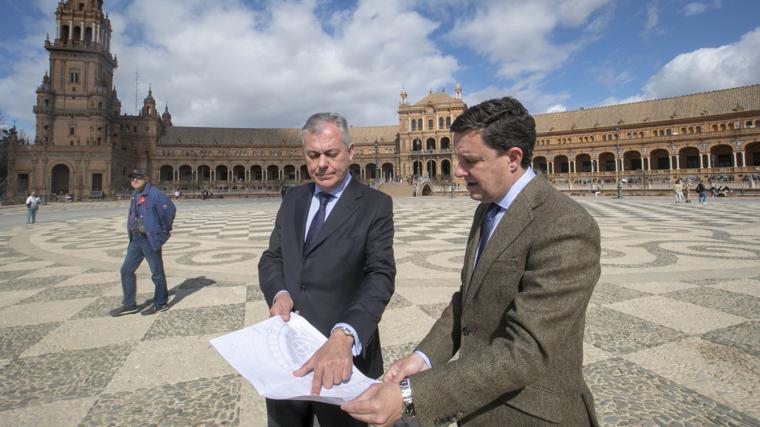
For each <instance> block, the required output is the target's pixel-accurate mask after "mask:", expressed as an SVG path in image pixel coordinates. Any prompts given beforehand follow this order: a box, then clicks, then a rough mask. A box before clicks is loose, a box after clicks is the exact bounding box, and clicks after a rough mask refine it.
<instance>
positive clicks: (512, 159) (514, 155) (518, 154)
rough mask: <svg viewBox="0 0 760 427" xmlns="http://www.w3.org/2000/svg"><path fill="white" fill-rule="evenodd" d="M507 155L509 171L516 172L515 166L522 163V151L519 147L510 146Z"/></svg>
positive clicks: (517, 166)
mask: <svg viewBox="0 0 760 427" xmlns="http://www.w3.org/2000/svg"><path fill="white" fill-rule="evenodd" d="M507 156H508V157H509V171H510V172H516V171H517V168H519V167H520V165H521V164H522V159H523V151H522V149H521V148H518V147H512V148H510V149H509V150H507Z"/></svg>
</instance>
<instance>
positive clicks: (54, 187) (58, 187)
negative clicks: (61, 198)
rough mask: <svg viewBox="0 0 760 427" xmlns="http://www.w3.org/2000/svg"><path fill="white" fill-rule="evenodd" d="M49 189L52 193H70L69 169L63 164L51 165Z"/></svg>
mask: <svg viewBox="0 0 760 427" xmlns="http://www.w3.org/2000/svg"><path fill="white" fill-rule="evenodd" d="M50 175H51V176H50V191H51V192H52V193H53V194H66V193H70V192H71V191H70V179H71V171H70V170H69V167H68V166H66V165H64V164H57V165H55V166H53V169H52V170H51V172H50Z"/></svg>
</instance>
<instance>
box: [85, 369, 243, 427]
mask: <svg viewBox="0 0 760 427" xmlns="http://www.w3.org/2000/svg"><path fill="white" fill-rule="evenodd" d="M240 381H241V380H240V377H239V376H237V375H225V376H222V377H217V378H203V379H198V380H194V381H188V382H183V383H178V384H166V385H162V386H160V387H154V388H148V389H140V390H137V391H134V392H119V393H114V394H103V395H101V396H100V397H99V398H98V401H97V402H96V403H95V405H93V406H92V408H90V411H89V412H88V414H87V416H85V417H84V419H83V420H82V422H81V424H80V425H81V426H105V425H114V423H115V422H116V424H117V425H123V426H137V425H161V426H201V425H207V426H237V425H240V408H239V404H240ZM115 414H118V419H116V420H115V419H114V415H115Z"/></svg>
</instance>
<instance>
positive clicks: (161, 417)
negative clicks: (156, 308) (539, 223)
mask: <svg viewBox="0 0 760 427" xmlns="http://www.w3.org/2000/svg"><path fill="white" fill-rule="evenodd" d="M577 200H578V201H579V202H580V203H581V204H582V205H583V206H584V207H585V208H586V209H587V210H588V211H589V212H590V213H591V214H592V215H593V216H594V217H595V218H596V220H597V222H598V223H599V225H600V228H601V230H602V264H603V268H602V277H601V279H600V281H599V283H598V284H597V286H596V289H595V291H594V294H593V296H592V299H591V303H590V305H589V309H588V312H587V324H586V334H585V345H584V369H585V376H586V380H587V382H588V383H589V386H590V387H591V389H592V391H593V393H594V397H595V404H596V409H597V413H598V415H599V418H600V421H601V422H602V424H603V425H677V424H681V425H736V426H744V425H746V426H757V425H760V262H759V261H760V219H759V218H758V212H760V209H759V208H760V200H753V199H735V198H729V199H719V200H710V201H709V203H708V204H707V205H706V206H699V205H697V204H696V203H692V204H678V205H676V204H673V202H672V200H671V199H670V198H665V197H658V198H625V199H620V200H615V199H610V198H579V199H577ZM88 205H89V204H86V203H81V204H73V205H57V206H56V205H49V206H48V207H46V209H53V208H55V209H59V210H72V211H73V210H80V211H81V210H83V209H86V207H87V206H88ZM98 206H114V207H120V208H123V212H122V213H120V214H119V215H110V216H106V217H90V218H84V219H76V220H73V219H72V220H66V221H58V222H48V223H45V218H44V211H41V212H40V217H39V218H38V219H39V220H40V222H39V223H38V224H36V225H34V226H18V227H9V228H4V229H0V255H1V256H0V425H14V426H23V425H30V426H31V425H34V426H47V425H50V426H69V425H70V426H75V425H82V426H91V425H92V426H100V425H114V426H132V425H232V426H235V425H241V426H249V425H250V426H258V425H265V420H266V415H265V408H264V404H263V399H262V398H260V397H259V396H258V395H257V394H256V393H255V391H254V390H253V388H252V387H251V386H250V385H249V384H248V383H247V382H246V381H245V380H243V379H242V378H241V377H240V376H239V375H237V374H236V373H235V372H234V371H233V370H232V369H231V368H230V367H229V366H228V365H227V364H226V362H224V360H223V359H222V358H221V357H220V356H219V355H218V354H217V353H216V352H215V350H213V348H212V347H211V346H210V344H209V342H208V341H209V339H211V338H213V337H216V336H219V335H222V334H224V333H226V332H229V331H233V330H236V329H239V328H241V327H244V326H247V325H251V324H254V323H256V322H259V321H261V320H264V319H265V318H266V317H267V308H266V305H265V303H264V301H263V298H262V295H261V292H260V291H259V289H258V278H257V267H256V266H257V262H258V257H259V256H260V254H261V252H262V250H263V249H264V248H265V247H266V245H267V243H268V242H267V241H268V237H269V234H270V232H271V229H272V225H273V223H274V216H275V214H276V211H277V208H278V206H279V199H277V200H275V199H251V200H250V201H249V202H239V201H238V202H234V203H232V202H226V201H207V202H201V201H179V202H177V207H178V214H177V219H176V222H175V230H174V231H173V233H172V238H171V240H170V241H169V243H168V244H167V245H166V246H165V249H164V261H165V266H166V271H167V274H168V280H169V287H170V289H172V291H173V293H174V295H175V298H174V302H173V305H172V308H171V309H170V310H169V311H167V312H163V313H159V314H157V315H155V316H147V317H146V316H140V315H132V316H124V317H120V318H111V317H109V316H108V314H107V312H108V310H109V309H111V308H114V307H116V306H118V305H119V303H120V297H121V287H120V284H119V267H120V265H121V261H122V259H123V256H124V251H125V248H126V233H125V231H124V229H125V228H124V227H125V224H124V222H125V218H124V217H125V216H126V208H127V203H126V202H125V201H121V202H103V203H102V204H101V205H98ZM476 206H477V203H475V202H473V201H471V200H470V199H469V198H466V197H458V198H454V199H450V198H437V197H436V198H397V199H394V215H395V227H396V232H395V246H394V250H395V256H396V264H397V269H398V272H397V277H396V293H395V294H394V296H393V298H392V300H391V303H390V304H389V306H388V307H387V309H386V311H385V313H384V315H383V319H382V321H381V323H380V334H381V337H382V338H381V339H382V342H383V345H384V348H383V352H384V357H385V360H386V364H387V363H389V362H390V361H392V360H395V359H396V358H398V357H400V356H403V355H405V354H407V353H408V352H409V351H411V350H412V349H413V348H414V346H415V344H417V343H418V342H419V340H420V339H421V338H422V336H423V335H424V334H425V333H426V332H427V331H428V330H429V328H430V326H431V325H432V324H433V322H434V321H435V319H436V318H437V317H438V315H439V314H440V312H441V311H442V310H443V308H444V307H445V306H446V305H447V303H448V300H449V298H450V296H451V294H452V292H454V291H455V290H456V289H458V287H459V269H460V268H461V263H462V259H463V252H464V243H465V241H466V239H467V234H468V232H469V227H470V223H471V221H472V215H473V213H474V210H475V207H476ZM0 215H20V216H21V215H24V212H23V209H20V208H3V209H2V210H0ZM151 296H152V284H151V282H150V280H149V273H148V269H147V266H145V265H143V266H142V267H141V268H140V270H139V271H138V299H142V300H145V301H147V300H149V298H150V297H151Z"/></svg>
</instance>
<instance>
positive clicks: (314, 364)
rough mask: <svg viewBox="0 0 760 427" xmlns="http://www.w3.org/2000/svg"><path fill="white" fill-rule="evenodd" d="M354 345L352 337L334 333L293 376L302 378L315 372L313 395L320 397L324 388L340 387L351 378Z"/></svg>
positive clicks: (312, 385) (312, 384) (312, 387)
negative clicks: (339, 385)
mask: <svg viewBox="0 0 760 427" xmlns="http://www.w3.org/2000/svg"><path fill="white" fill-rule="evenodd" d="M353 345H354V339H353V338H352V337H350V336H348V335H344V334H342V333H334V334H332V335H330V338H329V339H328V340H327V342H326V343H325V344H324V345H323V346H322V347H320V348H319V350H317V352H316V353H314V355H313V356H311V358H310V359H309V360H307V361H306V363H304V364H303V366H301V367H300V368H299V369H298V370H296V371H294V372H293V375H295V376H297V377H302V376H304V375H306V374H308V373H309V372H311V371H314V379H313V380H312V382H311V394H312V395H314V396H319V392H320V390H321V389H322V387H324V388H326V389H330V388H332V386H333V385H338V384H340V383H342V382H345V381H348V379H349V378H351V368H352V367H353V366H354V359H353V356H352V355H351V349H352V348H353Z"/></svg>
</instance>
